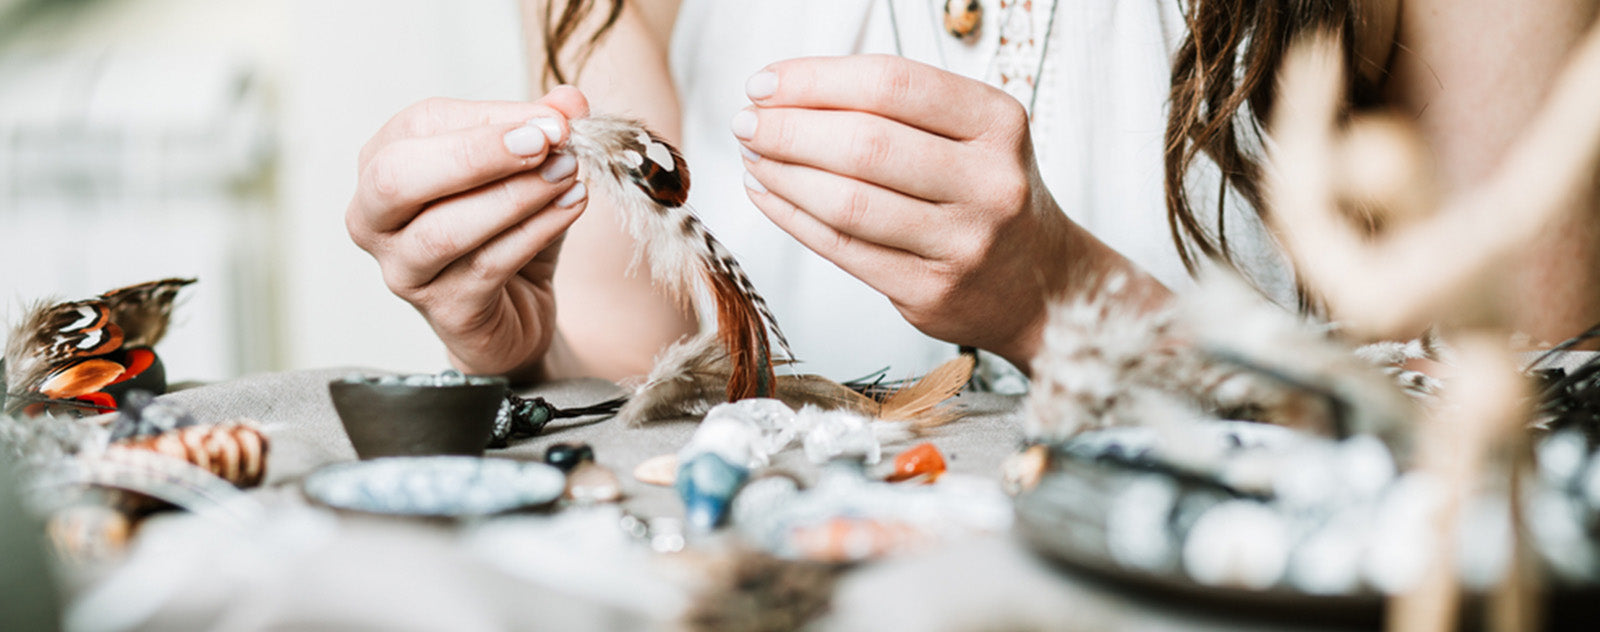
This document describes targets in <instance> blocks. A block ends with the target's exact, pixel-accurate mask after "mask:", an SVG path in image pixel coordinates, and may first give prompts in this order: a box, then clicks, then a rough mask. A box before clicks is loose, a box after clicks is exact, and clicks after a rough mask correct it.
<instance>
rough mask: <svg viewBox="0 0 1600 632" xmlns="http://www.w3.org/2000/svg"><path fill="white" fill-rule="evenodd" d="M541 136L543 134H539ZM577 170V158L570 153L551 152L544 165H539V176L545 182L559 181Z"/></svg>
mask: <svg viewBox="0 0 1600 632" xmlns="http://www.w3.org/2000/svg"><path fill="white" fill-rule="evenodd" d="M540 136H541V137H543V136H544V135H543V134H540ZM577 170H578V159H577V158H573V157H572V154H553V155H552V156H551V157H550V159H549V160H546V161H544V166H543V167H539V177H541V178H544V181H545V182H560V181H562V180H563V179H566V177H567V176H570V175H572V174H573V173H574V172H576V171H577Z"/></svg>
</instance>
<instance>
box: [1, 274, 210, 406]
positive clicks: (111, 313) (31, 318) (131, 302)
mask: <svg viewBox="0 0 1600 632" xmlns="http://www.w3.org/2000/svg"><path fill="white" fill-rule="evenodd" d="M194 281H195V280H194V279H162V280H159V281H150V282H148V283H140V284H138V285H131V286H128V287H124V288H118V289H115V290H111V291H109V292H106V293H104V294H101V295H100V296H97V297H95V298H92V299H87V300H81V301H68V302H55V301H51V300H45V301H40V302H38V303H35V304H33V305H32V306H31V307H29V308H28V309H27V310H26V311H25V312H24V315H23V317H22V318H21V319H20V320H19V321H18V323H17V325H16V326H15V327H13V328H12V330H11V332H10V335H9V336H8V337H7V339H6V348H5V390H6V391H7V392H9V393H14V394H18V395H22V396H24V397H18V398H15V399H10V400H8V405H7V408H8V409H9V410H15V409H17V408H19V407H20V406H21V405H23V404H25V403H26V397H25V396H27V395H35V396H38V395H42V396H43V397H45V398H70V397H73V396H75V395H76V394H78V393H80V392H91V391H94V390H98V389H99V388H100V387H101V386H103V385H104V384H102V382H105V381H107V380H108V379H115V378H116V377H117V375H120V374H121V371H122V367H121V365H118V364H116V363H114V362H110V361H108V360H102V359H97V357H98V356H103V355H106V354H108V353H112V352H114V351H116V350H118V349H122V348H129V347H148V346H151V345H154V344H156V343H157V342H160V341H161V338H162V337H163V336H165V335H166V331H167V324H168V323H169V322H170V320H171V316H172V307H173V303H174V301H175V300H176V298H177V295H178V291H179V290H181V289H182V288H183V287H184V286H186V285H189V284H191V283H194ZM113 368H114V370H113Z"/></svg>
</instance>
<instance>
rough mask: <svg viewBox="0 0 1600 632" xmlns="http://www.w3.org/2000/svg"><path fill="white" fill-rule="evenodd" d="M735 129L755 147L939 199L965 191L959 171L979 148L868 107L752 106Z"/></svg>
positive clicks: (735, 120)
mask: <svg viewBox="0 0 1600 632" xmlns="http://www.w3.org/2000/svg"><path fill="white" fill-rule="evenodd" d="M732 127H733V134H734V136H735V137H737V138H739V140H740V141H741V142H742V143H743V144H744V145H745V146H746V147H747V148H749V149H750V150H752V151H754V152H755V153H756V154H759V155H761V156H763V157H766V158H773V159H776V160H778V161H781V162H786V163H791V164H800V165H807V166H811V167H816V168H818V169H822V170H825V171H831V172H834V173H839V174H845V175H849V176H851V177H854V178H857V179H860V180H864V181H867V182H872V183H875V184H878V185H881V186H884V187H887V188H889V189H893V190H895V191H899V192H901V193H904V194H906V195H910V196H913V197H917V198H922V199H924V200H930V201H935V202H944V201H952V200H956V199H959V198H960V197H962V193H963V187H962V182H961V180H960V179H959V178H952V177H949V174H953V173H962V172H963V169H962V167H963V166H965V165H964V164H963V163H964V162H965V160H966V159H967V156H969V155H971V154H973V153H974V152H973V151H972V150H971V148H969V147H966V146H964V145H963V144H961V143H959V142H956V141H952V140H950V139H948V138H943V137H941V136H936V135H933V134H928V133H926V132H923V131H921V130H918V129H916V128H913V127H910V126H908V125H905V124H904V123H900V122H897V121H894V120H890V119H887V118H883V117H881V116H876V115H873V114H869V113H865V112H854V111H840V110H814V109H803V108H787V107H782V108H771V107H755V108H746V109H745V110H743V111H741V112H739V113H738V114H736V115H735V116H734V118H733V123H732Z"/></svg>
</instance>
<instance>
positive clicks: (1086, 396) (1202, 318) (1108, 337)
mask: <svg viewBox="0 0 1600 632" xmlns="http://www.w3.org/2000/svg"><path fill="white" fill-rule="evenodd" d="M1201 281H1202V282H1201V283H1200V284H1199V286H1198V287H1197V289H1196V291H1195V292H1194V293H1193V294H1191V295H1189V296H1186V297H1183V298H1182V299H1180V300H1179V301H1178V302H1177V304H1176V305H1173V306H1170V307H1168V308H1166V309H1163V310H1159V311H1156V312H1143V311H1140V310H1138V309H1137V308H1134V307H1131V306H1128V305H1126V304H1125V303H1126V302H1125V301H1122V300H1119V293H1120V292H1121V291H1122V288H1123V286H1124V283H1123V281H1122V280H1121V279H1120V278H1112V279H1109V280H1107V281H1106V282H1105V283H1104V284H1103V285H1102V287H1101V288H1100V289H1099V290H1097V291H1095V292H1092V293H1090V294H1088V295H1086V296H1083V297H1080V298H1077V299H1074V300H1069V301H1063V302H1059V303H1056V304H1054V305H1052V306H1051V309H1050V317H1049V322H1048V324H1047V325H1046V328H1045V333H1044V344H1043V346H1042V348H1041V350H1040V353H1039V355H1038V356H1037V357H1035V358H1034V361H1033V371H1034V381H1033V386H1032V388H1031V389H1030V391H1029V398H1028V406H1027V410H1026V412H1025V419H1026V420H1027V433H1028V435H1029V436H1030V437H1032V438H1034V439H1036V440H1042V441H1059V440H1062V439H1066V438H1068V437H1070V436H1072V435H1074V434H1076V433H1078V432H1081V431H1083V430H1087V429H1093V428H1099V427H1105V426H1113V425H1150V424H1156V423H1161V422H1163V421H1166V420H1172V419H1186V418H1195V417H1199V416H1204V415H1212V416H1221V417H1226V418H1233V419H1252V420H1257V421H1265V422H1270V423H1276V424H1280V425H1285V426H1291V427H1296V428H1300V429H1304V430H1308V431H1312V432H1318V433H1322V434H1327V435H1333V436H1336V437H1343V436H1345V435H1348V434H1353V433H1372V434H1375V435H1377V436H1379V437H1380V438H1382V439H1383V440H1384V441H1385V442H1386V443H1387V444H1388V445H1389V446H1390V447H1391V448H1392V449H1394V451H1395V453H1396V454H1397V455H1401V456H1403V455H1404V454H1405V453H1406V448H1407V445H1408V439H1407V437H1406V436H1405V432H1404V429H1405V428H1406V427H1407V426H1408V422H1407V420H1408V419H1409V418H1410V416H1411V415H1413V414H1414V413H1415V406H1414V404H1413V403H1412V402H1411V401H1410V400H1409V398H1407V397H1406V396H1405V395H1403V394H1401V393H1400V391H1399V390H1398V389H1397V388H1396V386H1395V384H1394V382H1393V381H1392V380H1390V379H1389V378H1388V377H1386V376H1384V375H1383V373H1382V372H1381V371H1380V370H1379V369H1378V368H1377V367H1375V366H1373V365H1372V364H1370V363H1369V362H1367V361H1365V360H1362V359H1361V358H1359V357H1358V356H1357V355H1356V354H1355V352H1354V350H1353V349H1352V348H1351V347H1349V346H1348V345H1346V344H1343V343H1342V342H1341V341H1339V340H1337V339H1334V338H1331V337H1329V335H1328V331H1327V330H1326V328H1319V327H1314V326H1312V325H1310V324H1308V323H1305V322H1302V321H1300V320H1299V319H1297V318H1295V317H1293V316H1292V315H1290V314H1289V313H1288V312H1286V311H1284V310H1283V309H1281V308H1279V307H1277V306H1275V305H1271V304H1269V303H1267V302H1266V301H1264V300H1262V299H1261V298H1260V296H1259V295H1258V294H1257V293H1255V292H1254V291H1253V290H1251V289H1250V288H1248V287H1247V286H1246V285H1245V284H1244V283H1243V282H1242V281H1239V280H1237V279H1233V278H1230V277H1224V276H1219V275H1212V276H1208V277H1205V278H1203V279H1201Z"/></svg>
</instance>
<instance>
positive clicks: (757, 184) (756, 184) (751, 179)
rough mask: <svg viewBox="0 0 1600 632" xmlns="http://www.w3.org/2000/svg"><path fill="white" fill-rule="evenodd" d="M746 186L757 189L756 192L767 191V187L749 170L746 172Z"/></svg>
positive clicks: (752, 189) (753, 189)
mask: <svg viewBox="0 0 1600 632" xmlns="http://www.w3.org/2000/svg"><path fill="white" fill-rule="evenodd" d="M744 186H745V188H747V189H750V190H751V191H755V192H756V193H766V192H767V187H764V186H761V181H760V180H757V179H756V177H755V176H753V175H750V172H749V171H746V172H744Z"/></svg>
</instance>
